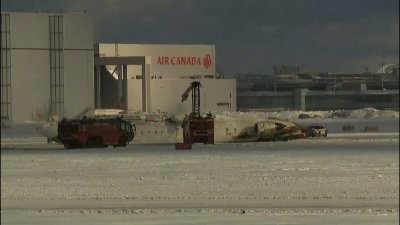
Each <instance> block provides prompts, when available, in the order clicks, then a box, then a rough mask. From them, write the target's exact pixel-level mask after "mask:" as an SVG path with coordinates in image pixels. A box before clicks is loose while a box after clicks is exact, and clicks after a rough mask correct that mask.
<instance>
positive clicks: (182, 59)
mask: <svg viewBox="0 0 400 225" xmlns="http://www.w3.org/2000/svg"><path fill="white" fill-rule="evenodd" d="M211 63H212V61H211V56H210V55H209V54H205V55H204V57H203V60H201V58H200V57H198V56H158V57H157V65H161V66H169V65H170V66H201V65H203V66H204V67H205V68H206V69H208V68H210V66H211Z"/></svg>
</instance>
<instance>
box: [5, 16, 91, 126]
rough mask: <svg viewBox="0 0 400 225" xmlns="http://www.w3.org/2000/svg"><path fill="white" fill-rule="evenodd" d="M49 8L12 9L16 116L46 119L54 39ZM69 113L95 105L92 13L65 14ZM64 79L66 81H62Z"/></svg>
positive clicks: (65, 78) (13, 102) (70, 114)
mask: <svg viewBox="0 0 400 225" xmlns="http://www.w3.org/2000/svg"><path fill="white" fill-rule="evenodd" d="M49 16H50V14H47V13H19V12H17V13H14V12H12V13H10V39H11V40H10V43H11V45H10V46H11V92H12V97H11V103H12V112H11V114H12V116H11V117H12V120H13V121H14V122H23V121H26V120H46V119H48V116H49V115H48V114H49V108H50V85H51V84H50V42H49V37H50V33H49ZM62 16H63V34H64V36H63V43H64V45H63V47H64V48H63V49H62V50H61V51H62V54H61V55H63V56H64V58H63V59H62V60H63V61H62V63H61V65H63V66H64V69H62V68H61V69H60V70H64V92H63V95H64V111H65V116H67V117H71V116H75V115H76V114H79V113H80V112H82V111H83V110H85V109H86V108H88V107H94V84H93V70H94V68H93V60H94V55H93V43H94V40H93V39H94V38H93V24H92V19H91V16H89V15H80V14H63V15H62ZM61 83H62V82H61Z"/></svg>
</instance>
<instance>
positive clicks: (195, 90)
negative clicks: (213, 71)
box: [175, 81, 214, 149]
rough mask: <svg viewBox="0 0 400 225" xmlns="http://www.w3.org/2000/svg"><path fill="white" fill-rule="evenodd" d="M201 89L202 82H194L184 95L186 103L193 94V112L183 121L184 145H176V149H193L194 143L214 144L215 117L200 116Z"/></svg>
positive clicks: (209, 115)
mask: <svg viewBox="0 0 400 225" xmlns="http://www.w3.org/2000/svg"><path fill="white" fill-rule="evenodd" d="M200 87H201V85H200V82H198V81H194V82H192V83H191V84H190V86H189V87H188V88H187V89H186V91H185V92H184V93H183V94H182V102H184V101H186V99H187V98H188V97H189V93H190V92H192V112H191V113H190V114H189V115H187V116H186V117H185V118H184V119H183V122H182V124H181V126H182V128H183V143H176V144H175V149H191V147H192V144H194V143H203V144H214V117H213V116H212V115H211V113H208V114H207V115H206V116H202V115H201V114H200Z"/></svg>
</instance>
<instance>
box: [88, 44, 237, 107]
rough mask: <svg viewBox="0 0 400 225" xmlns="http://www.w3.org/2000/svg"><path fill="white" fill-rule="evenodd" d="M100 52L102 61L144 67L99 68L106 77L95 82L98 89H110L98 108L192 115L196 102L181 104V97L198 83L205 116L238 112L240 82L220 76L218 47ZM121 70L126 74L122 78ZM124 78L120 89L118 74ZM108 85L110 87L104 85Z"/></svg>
mask: <svg viewBox="0 0 400 225" xmlns="http://www.w3.org/2000/svg"><path fill="white" fill-rule="evenodd" d="M96 51H97V54H96V57H97V56H98V57H99V58H100V59H101V58H107V57H117V58H124V57H138V58H140V57H143V59H144V62H143V65H125V67H124V65H119V66H118V65H107V66H105V67H103V69H101V67H100V65H97V69H96V71H101V76H100V79H95V80H96V87H100V89H102V88H103V89H105V90H103V91H101V90H100V91H99V92H98V94H97V95H96V96H101V97H100V98H98V101H97V104H96V107H97V108H115V106H116V105H118V104H120V106H122V109H126V110H128V111H135V112H137V111H142V112H158V111H160V112H170V113H186V112H190V111H191V99H189V100H188V101H187V102H183V103H182V102H181V95H182V93H183V92H184V91H185V90H186V89H187V88H188V87H189V85H190V83H191V82H193V81H195V80H196V81H200V83H201V85H202V86H201V91H200V94H201V101H200V103H201V108H200V109H201V111H202V112H208V111H236V80H235V79H221V77H218V76H216V72H215V46H213V45H160V44H119V43H115V44H103V43H101V44H98V45H97V46H96ZM103 66H104V65H103ZM143 67H144V69H143ZM104 68H107V69H104ZM119 68H125V69H122V72H121V70H120V69H119ZM122 73H123V74H124V75H120V76H119V77H120V78H122V79H119V80H120V81H121V80H122V83H121V84H120V85H119V87H120V88H118V74H122ZM143 75H144V76H143ZM96 77H97V76H96ZM111 77H112V78H111ZM97 81H100V83H98V82H97ZM104 82H106V83H107V84H108V86H104V85H102V83H104ZM110 86H112V88H111V89H110ZM142 87H145V88H142ZM119 89H120V91H119V94H118V90H119ZM119 100H121V101H122V102H119Z"/></svg>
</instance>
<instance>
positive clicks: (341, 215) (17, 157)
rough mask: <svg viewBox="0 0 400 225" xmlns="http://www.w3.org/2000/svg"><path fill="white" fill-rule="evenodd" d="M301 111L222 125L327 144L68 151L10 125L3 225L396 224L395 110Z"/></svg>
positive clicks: (25, 127) (5, 142) (229, 116)
mask: <svg viewBox="0 0 400 225" xmlns="http://www.w3.org/2000/svg"><path fill="white" fill-rule="evenodd" d="M301 113H304V112H279V113H258V112H257V113H218V114H216V117H217V118H216V119H223V120H227V121H229V120H237V119H243V118H245V117H248V118H251V120H258V119H259V120H263V119H265V118H268V117H270V116H272V117H279V118H284V119H285V118H286V119H289V120H294V121H296V122H297V123H303V124H312V123H323V124H326V126H327V127H328V129H329V130H330V132H329V135H328V138H310V139H301V140H293V141H288V142H257V143H254V142H253V143H228V144H216V145H203V144H195V145H194V146H193V149H192V150H190V151H177V150H175V149H174V146H173V145H172V144H161V145H155V144H141V145H140V144H133V145H129V146H128V147H127V148H111V147H110V148H102V149H96V148H95V149H76V150H65V149H63V147H62V146H61V145H57V144H45V138H44V137H42V136H40V135H39V134H38V133H37V132H36V126H37V124H36V123H24V124H7V123H2V129H1V131H2V134H1V140H2V143H1V224H215V225H227V224H328V225H330V224H331V225H333V224H335V225H336V224H349V225H353V224H360V225H361V224H371V225H372V224H398V223H399V116H398V115H399V114H398V112H397V111H388V110H385V111H378V110H373V109H363V110H359V111H350V112H347V111H346V112H344V113H343V112H340V113H337V112H313V113H315V115H317V116H312V115H311V116H310V117H311V119H298V115H299V114H301ZM307 113H308V114H310V112H307ZM271 114H272V115H271ZM332 114H334V115H339V117H340V118H337V117H336V116H332ZM343 115H345V116H346V117H345V118H342V117H343ZM332 117H333V118H332ZM345 124H351V125H353V126H354V127H355V130H354V132H351V133H346V132H343V131H342V127H343V125H345ZM365 126H377V127H378V132H374V133H369V132H364V131H363V129H364V127H365Z"/></svg>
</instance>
